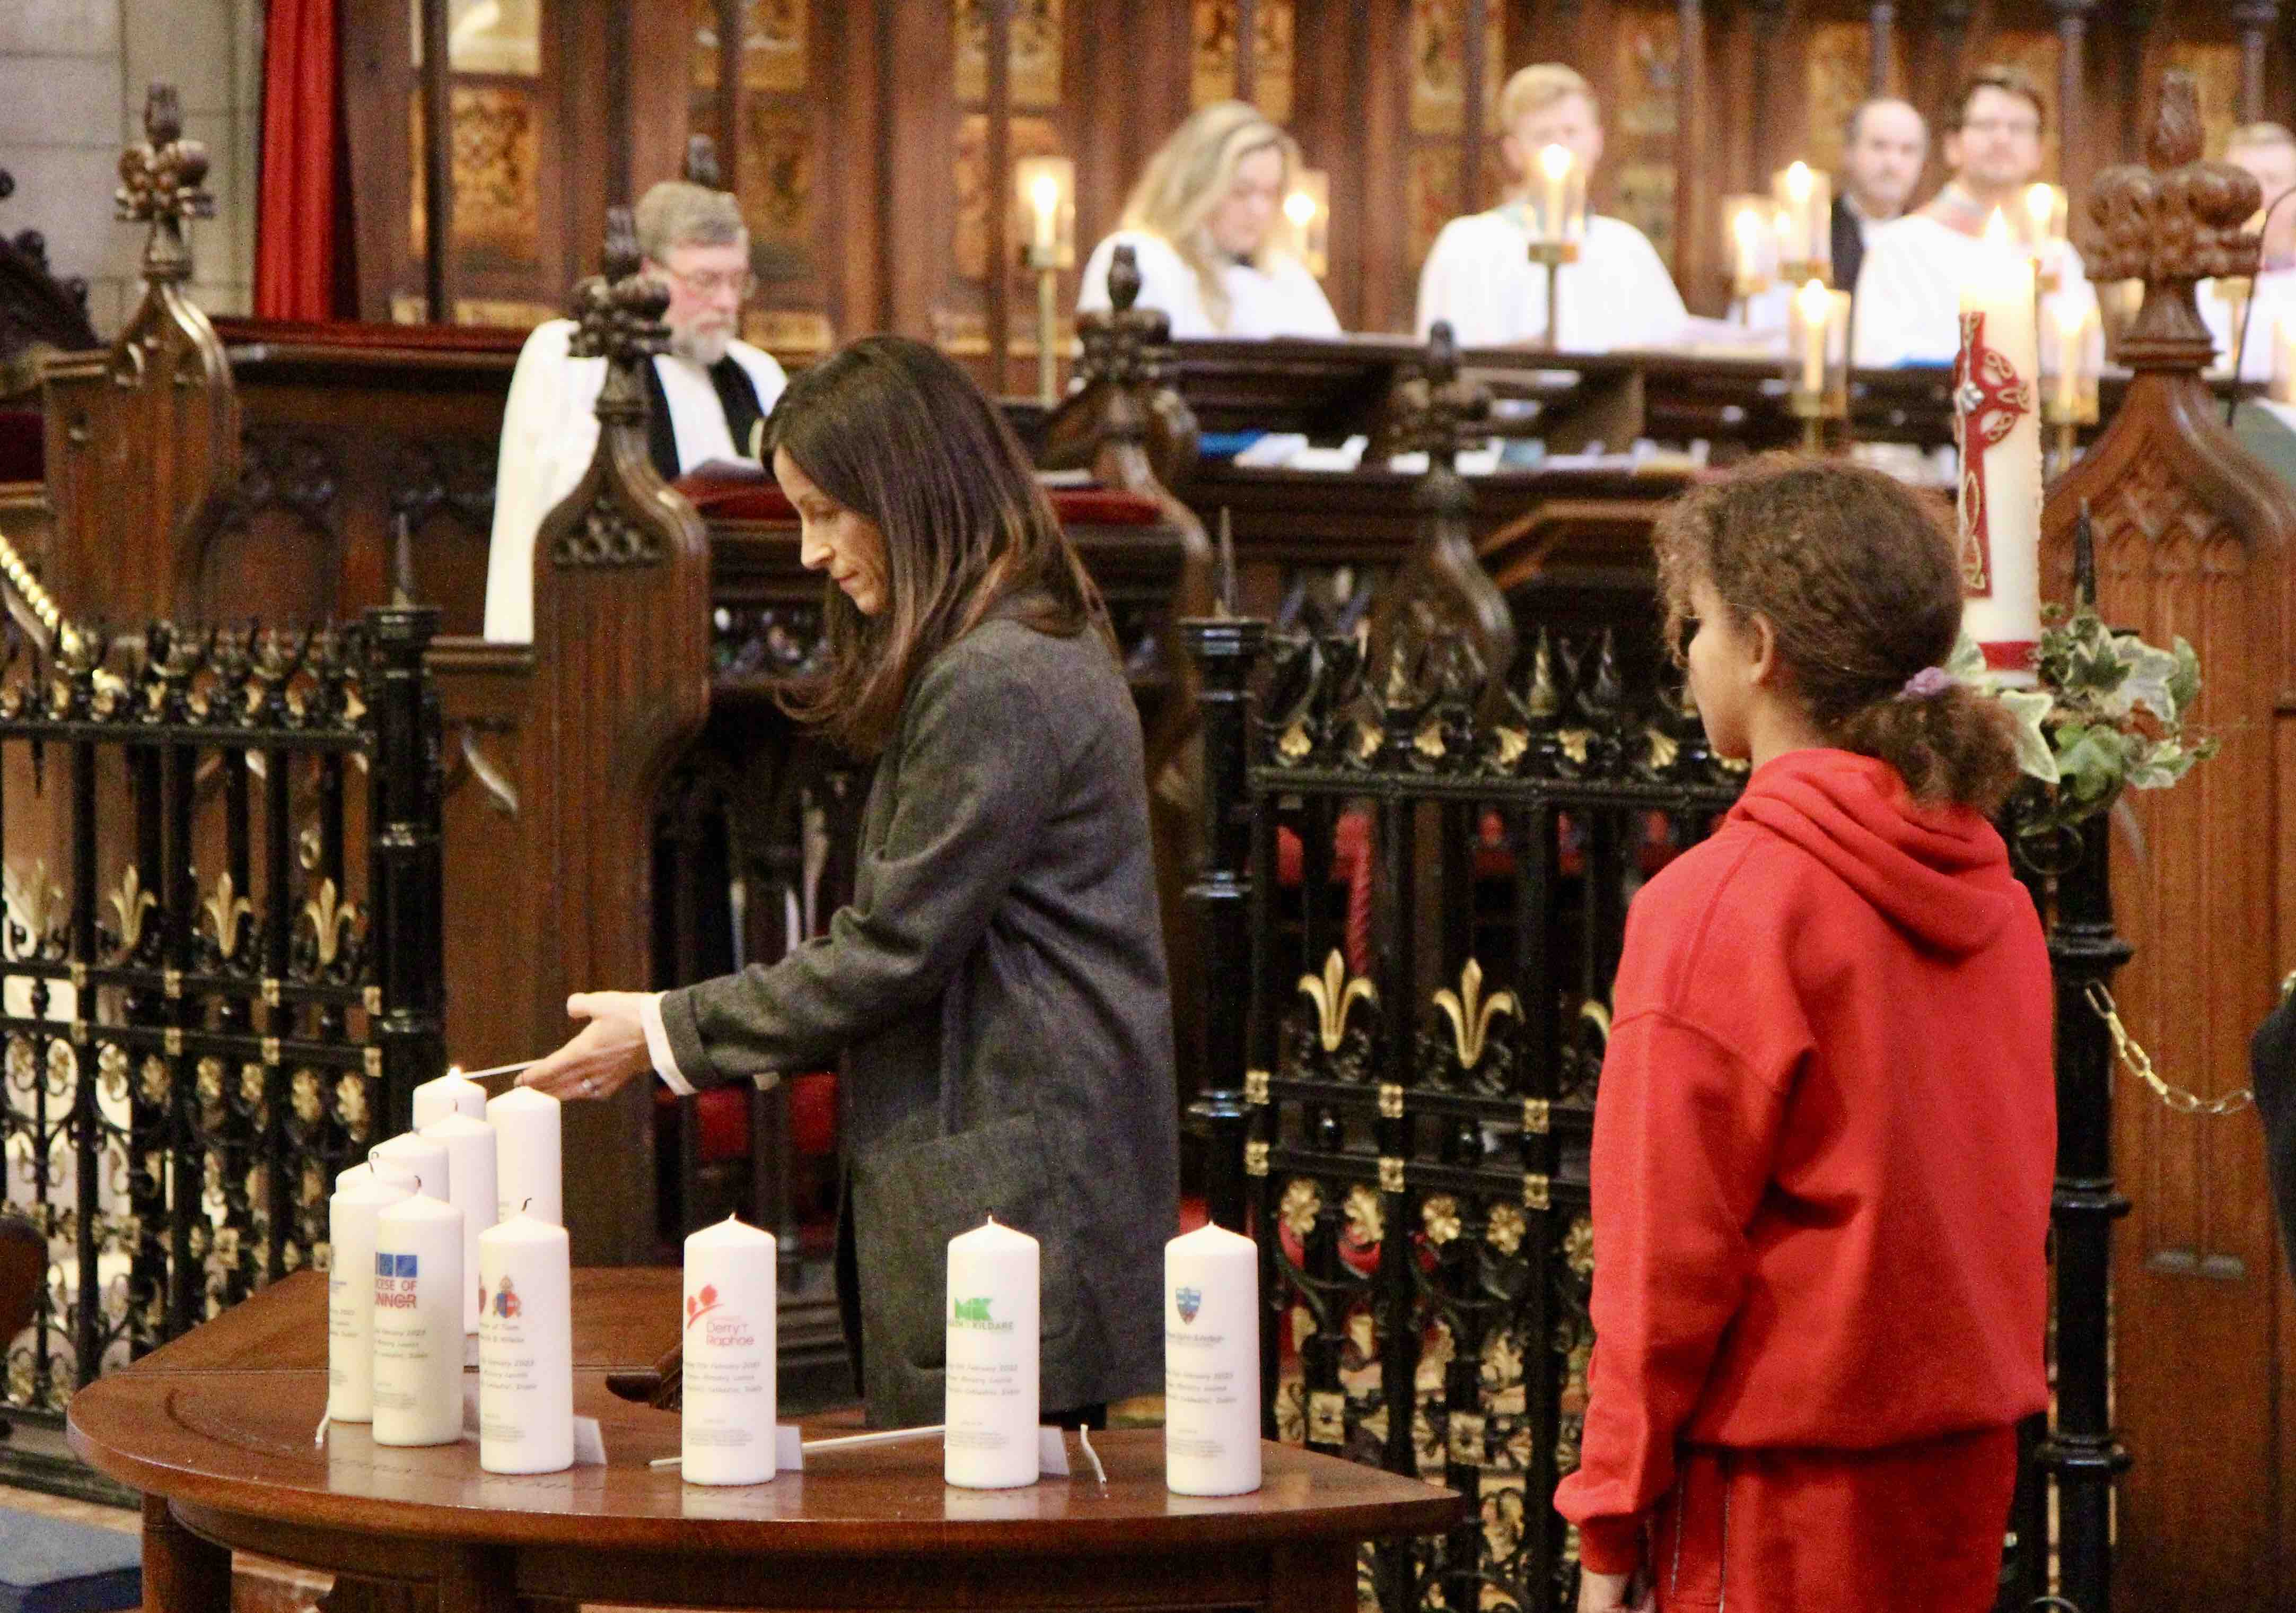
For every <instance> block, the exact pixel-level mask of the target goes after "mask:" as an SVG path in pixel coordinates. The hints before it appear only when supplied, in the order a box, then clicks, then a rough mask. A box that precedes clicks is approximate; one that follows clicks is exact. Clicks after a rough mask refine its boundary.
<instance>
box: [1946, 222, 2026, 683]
mask: <svg viewBox="0 0 2296 1613" xmlns="http://www.w3.org/2000/svg"><path fill="white" fill-rule="evenodd" d="M1985 248H1986V250H1985V251H1984V252H1983V253H1982V254H1981V256H1980V262H1979V267H1978V269H1977V272H1976V274H1975V275H1974V276H1972V278H1971V279H1970V280H1968V281H1967V282H1966V283H1964V284H1963V286H1962V288H1961V319H1962V347H1961V357H1960V358H1959V360H1958V361H1957V362H1956V365H1955V368H1954V378H1955V389H1954V416H1955V426H1956V438H1957V440H1959V442H1960V444H1961V449H1962V465H1961V498H1960V503H1959V522H1958V525H1959V531H1960V540H1961V565H1962V583H1963V587H1964V590H1965V592H1966V594H1967V603H1966V604H1965V605H1964V606H1963V610H1962V625H1963V627H1964V630H1966V631H1967V632H1968V634H1969V636H1970V637H1971V638H1972V639H1974V640H1976V642H1977V644H1978V646H1979V647H1980V648H1981V649H1982V650H1983V651H1984V653H1985V659H1986V663H1987V664H1988V665H1989V666H1990V667H1991V668H1992V669H1993V670H1994V671H1996V672H1997V673H1999V674H2001V675H2003V676H2004V677H2005V678H2007V679H2012V680H2016V681H2026V682H2030V680H2031V678H2032V671H2031V668H2032V655H2033V647H2034V645H2035V643H2036V642H2037V641H2038V639H2039V638H2040V632H2041V588H2040V553H2041V420H2040V414H2039V410H2038V403H2039V392H2038V379H2039V370H2040V333H2039V330H2038V325H2037V324H2036V321H2035V317H2034V307H2033V263H2032V260H2031V259H2029V258H2027V257H2025V256H2023V255H2022V254H2021V253H2019V252H2016V251H2013V250H2012V246H2011V243H2010V237H2009V228H2008V223H2007V221H2006V220H2005V218H2003V217H2002V216H2001V214H2000V213H1998V212H1996V213H1995V214H1994V215H1993V218H1992V221H1991V223H1989V225H1988V226H1986V231H1985Z"/></svg>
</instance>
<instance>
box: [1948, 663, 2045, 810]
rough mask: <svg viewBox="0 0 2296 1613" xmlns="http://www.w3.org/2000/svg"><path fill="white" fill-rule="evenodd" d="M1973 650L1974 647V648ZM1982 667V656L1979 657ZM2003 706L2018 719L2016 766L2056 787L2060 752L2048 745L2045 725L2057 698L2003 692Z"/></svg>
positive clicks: (2028, 692) (2036, 693) (2025, 691)
mask: <svg viewBox="0 0 2296 1613" xmlns="http://www.w3.org/2000/svg"><path fill="white" fill-rule="evenodd" d="M1962 642H1963V643H1964V644H1967V643H1968V642H1969V641H1968V640H1967V639H1964V640H1963V641H1962ZM1971 647H1972V650H1973V649H1974V648H1975V646H1971ZM1981 663H1982V657H1980V664H1981ZM1999 699H2000V701H2001V704H2003V705H2005V706H2007V707H2008V708H2009V711H2010V713H2011V715H2013V716H2014V717H2015V718H2016V719H2017V765H2018V767H2019V768H2021V769H2023V770H2024V772H2025V773H2026V775H2027V776H2028V777H2030V778H2038V779H2039V780H2040V781H2041V782H2042V783H2043V784H2054V783H2056V782H2057V780H2058V778H2061V777H2062V775H2061V774H2060V772H2059V771H2058V769H2057V753H2056V752H2055V750H2054V749H2053V748H2052V747H2051V745H2050V744H2049V735H2048V730H2047V729H2046V728H2044V727H2042V724H2043V723H2044V722H2046V720H2047V719H2048V715H2049V713H2050V712H2052V711H2054V710H2055V709H2056V704H2057V702H2056V697H2055V696H2054V695H2049V694H2046V693H2045V692H2044V691H2042V690H2040V689H2003V690H2001V691H2000V693H1999Z"/></svg>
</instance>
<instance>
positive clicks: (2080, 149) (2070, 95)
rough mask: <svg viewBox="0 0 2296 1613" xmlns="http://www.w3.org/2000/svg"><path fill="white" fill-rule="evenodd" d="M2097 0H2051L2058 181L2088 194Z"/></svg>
mask: <svg viewBox="0 0 2296 1613" xmlns="http://www.w3.org/2000/svg"><path fill="white" fill-rule="evenodd" d="M2095 8H2096V0H2049V9H2050V10H2051V11H2054V12H2056V14H2057V128H2058V130H2059V133H2058V136H2057V153H2058V154H2057V180H2058V183H2059V184H2061V185H2063V186H2064V187H2065V189H2066V190H2068V191H2070V192H2071V193H2073V194H2074V195H2076V196H2082V195H2086V194H2087V191H2088V182H2089V179H2090V177H2092V176H2093V175H2094V174H2095V171H2096V162H2095V153H2094V152H2092V151H2091V150H2090V149H2089V143H2088V95H2087V81H2088V80H2087V59H2088V14H2089V12H2092V11H2094V10H2095Z"/></svg>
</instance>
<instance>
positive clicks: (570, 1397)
mask: <svg viewBox="0 0 2296 1613" xmlns="http://www.w3.org/2000/svg"><path fill="white" fill-rule="evenodd" d="M570 1278H571V1273H570V1271H569V1270H568V1260H567V1244H566V1229H565V1228H563V1227H557V1226H553V1225H551V1224H550V1223H549V1222H546V1221H537V1220H536V1219H535V1218H534V1217H533V1216H531V1215H513V1216H512V1217H511V1218H510V1219H509V1220H508V1221H505V1222H499V1223H497V1224H496V1225H494V1226H491V1227H488V1229H487V1230H485V1231H483V1232H481V1233H480V1234H479V1262H478V1271H477V1276H476V1280H474V1281H473V1282H472V1283H471V1284H470V1285H468V1286H469V1287H470V1288H471V1292H472V1294H473V1295H475V1296H476V1297H477V1299H478V1303H479V1311H480V1314H479V1466H480V1467H481V1468H483V1469H486V1470H487V1471H488V1472H489V1473H556V1472H559V1471H561V1470H562V1469H566V1468H570V1467H572V1466H573V1465H574V1318H573V1309H574V1307H573V1295H572V1288H571V1281H570Z"/></svg>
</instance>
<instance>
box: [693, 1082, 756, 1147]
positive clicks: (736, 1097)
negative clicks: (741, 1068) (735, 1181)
mask: <svg viewBox="0 0 2296 1613" xmlns="http://www.w3.org/2000/svg"><path fill="white" fill-rule="evenodd" d="M693 1113H694V1115H695V1117H696V1119H697V1122H698V1124H699V1128H700V1129H699V1131H698V1132H697V1133H696V1135H697V1136H698V1138H699V1139H700V1141H701V1163H702V1164H720V1163H721V1162H723V1161H725V1160H728V1159H747V1158H748V1157H749V1156H750V1089H749V1088H747V1087H713V1088H711V1089H710V1090H709V1091H707V1092H704V1093H702V1094H701V1096H700V1097H699V1098H696V1099H694V1100H693Z"/></svg>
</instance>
